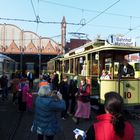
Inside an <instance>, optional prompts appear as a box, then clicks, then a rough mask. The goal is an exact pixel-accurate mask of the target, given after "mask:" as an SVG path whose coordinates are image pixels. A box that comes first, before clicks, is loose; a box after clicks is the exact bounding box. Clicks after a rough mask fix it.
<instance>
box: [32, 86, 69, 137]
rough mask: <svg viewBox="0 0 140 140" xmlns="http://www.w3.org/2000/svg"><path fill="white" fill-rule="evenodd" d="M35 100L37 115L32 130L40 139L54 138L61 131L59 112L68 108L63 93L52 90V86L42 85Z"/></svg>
mask: <svg viewBox="0 0 140 140" xmlns="http://www.w3.org/2000/svg"><path fill="white" fill-rule="evenodd" d="M40 88H41V89H40V90H39V92H38V96H37V98H36V101H35V116H34V120H33V125H32V127H31V131H32V132H35V133H37V136H38V140H44V137H45V138H46V139H45V140H53V139H54V136H55V135H56V133H58V132H59V131H60V126H59V123H58V112H61V111H62V110H64V109H65V108H66V106H65V101H64V100H63V99H62V95H61V94H60V93H59V94H57V91H51V90H50V86H49V85H46V86H41V87H40Z"/></svg>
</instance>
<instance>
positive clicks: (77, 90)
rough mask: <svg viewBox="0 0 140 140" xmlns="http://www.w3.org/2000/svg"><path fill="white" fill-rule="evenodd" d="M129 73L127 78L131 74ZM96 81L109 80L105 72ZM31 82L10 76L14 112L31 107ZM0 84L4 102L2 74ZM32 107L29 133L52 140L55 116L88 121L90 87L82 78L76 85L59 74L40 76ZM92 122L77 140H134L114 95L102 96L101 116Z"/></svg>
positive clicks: (57, 127)
mask: <svg viewBox="0 0 140 140" xmlns="http://www.w3.org/2000/svg"><path fill="white" fill-rule="evenodd" d="M119 70H120V69H119ZM128 71H129V70H128V69H127V72H128ZM120 72H121V70H120ZM132 72H133V71H131V73H130V75H133V74H132ZM122 75H123V74H122ZM100 79H101V80H102V79H108V80H109V79H110V75H108V73H107V71H106V70H103V71H102V75H101V78H100ZM33 80H34V76H33V74H32V73H28V74H27V77H26V78H23V77H19V75H14V76H13V79H12V81H11V92H12V93H13V99H12V101H13V104H17V105H18V111H26V110H27V109H28V110H30V109H32V108H33V95H32V90H31V89H32V88H33V87H34V84H33ZM0 85H1V88H2V99H3V100H7V99H8V79H7V76H6V75H5V74H3V76H2V77H1V78H0ZM78 85H79V86H78ZM34 106H35V110H34V119H33V123H32V127H31V131H32V132H34V133H36V134H37V137H38V140H44V138H45V139H46V140H53V139H54V136H55V135H56V134H57V133H58V132H59V131H60V125H59V122H58V117H61V118H62V119H63V120H67V117H68V116H71V117H72V120H73V121H74V123H75V124H79V123H80V120H81V119H83V120H89V119H90V115H91V106H90V85H89V84H88V83H87V80H86V78H85V77H82V78H81V79H80V83H78V79H77V77H76V76H75V77H73V76H71V77H68V76H66V75H64V76H63V77H62V79H61V81H59V75H58V74H57V73H56V72H54V73H53V74H43V75H42V76H41V77H40V82H39V84H38V92H37V97H36V100H35V102H34ZM58 114H60V115H58ZM96 119H97V122H96V123H93V124H92V125H91V126H90V127H89V129H88V130H87V131H86V132H85V137H83V136H81V135H78V136H76V139H77V140H82V139H85V140H103V139H104V140H126V139H127V140H134V128H133V127H132V125H131V124H130V123H129V122H128V121H126V120H125V118H124V116H123V99H122V97H121V96H120V95H119V94H118V93H116V92H109V93H106V94H105V104H104V114H102V115H99V116H97V118H96ZM127 132H129V134H127Z"/></svg>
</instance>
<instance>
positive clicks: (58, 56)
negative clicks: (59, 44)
mask: <svg viewBox="0 0 140 140" xmlns="http://www.w3.org/2000/svg"><path fill="white" fill-rule="evenodd" d="M63 57H64V56H63V55H57V56H56V57H54V58H52V59H50V60H56V59H59V58H60V59H61V58H63Z"/></svg>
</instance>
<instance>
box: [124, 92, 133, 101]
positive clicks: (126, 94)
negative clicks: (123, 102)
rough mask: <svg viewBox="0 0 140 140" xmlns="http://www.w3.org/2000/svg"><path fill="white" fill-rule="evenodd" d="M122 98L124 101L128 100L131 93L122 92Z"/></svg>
mask: <svg viewBox="0 0 140 140" xmlns="http://www.w3.org/2000/svg"><path fill="white" fill-rule="evenodd" d="M123 97H124V98H125V99H127V98H128V99H130V98H131V97H132V93H131V92H124V94H123Z"/></svg>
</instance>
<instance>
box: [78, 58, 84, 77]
mask: <svg viewBox="0 0 140 140" xmlns="http://www.w3.org/2000/svg"><path fill="white" fill-rule="evenodd" d="M84 63H85V57H79V73H78V74H82V75H85V71H86V70H85V65H84Z"/></svg>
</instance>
